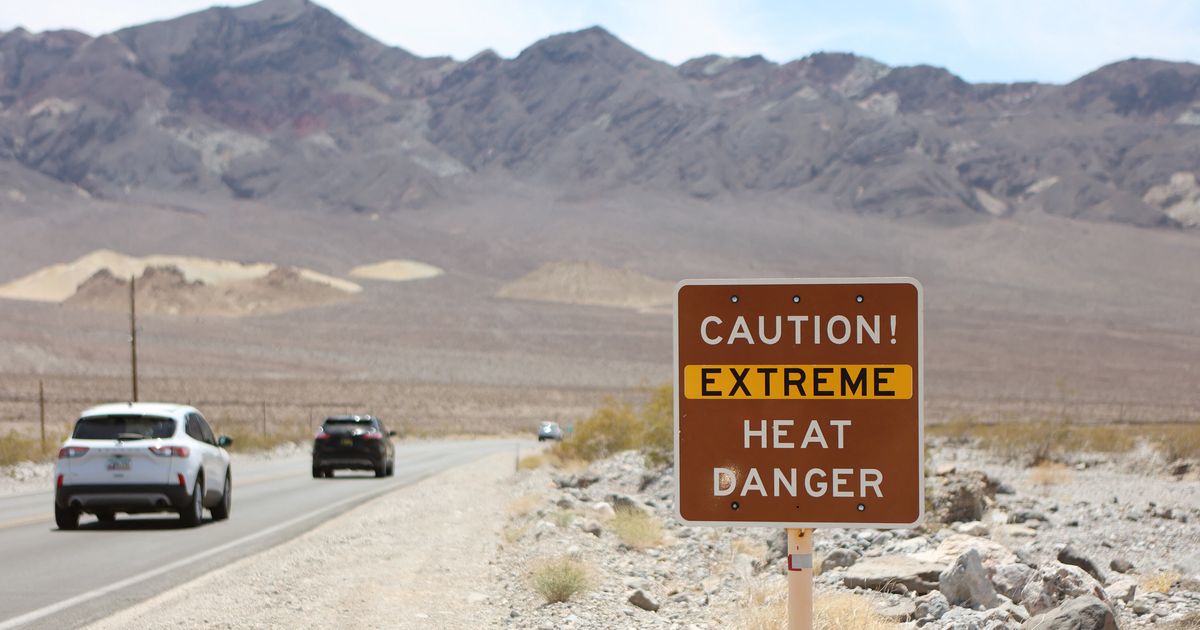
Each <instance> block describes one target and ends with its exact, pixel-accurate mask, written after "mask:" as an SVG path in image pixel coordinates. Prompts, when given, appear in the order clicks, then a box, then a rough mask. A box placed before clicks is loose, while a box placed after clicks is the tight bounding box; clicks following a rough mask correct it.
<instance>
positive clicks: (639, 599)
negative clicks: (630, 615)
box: [629, 589, 661, 612]
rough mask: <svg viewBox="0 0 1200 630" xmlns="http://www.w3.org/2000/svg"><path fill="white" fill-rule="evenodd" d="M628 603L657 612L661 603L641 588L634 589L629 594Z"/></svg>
mask: <svg viewBox="0 0 1200 630" xmlns="http://www.w3.org/2000/svg"><path fill="white" fill-rule="evenodd" d="M629 603H630V604H633V605H634V606H637V607H638V608H641V609H642V610H649V611H650V612H658V609H659V607H660V606H661V604H659V603H658V600H657V599H655V598H654V596H653V595H650V594H649V593H647V592H646V591H643V590H641V589H638V590H636V591H634V592H633V594H632V595H630V596H629Z"/></svg>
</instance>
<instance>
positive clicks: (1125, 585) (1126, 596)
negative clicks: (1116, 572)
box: [1104, 577, 1138, 604]
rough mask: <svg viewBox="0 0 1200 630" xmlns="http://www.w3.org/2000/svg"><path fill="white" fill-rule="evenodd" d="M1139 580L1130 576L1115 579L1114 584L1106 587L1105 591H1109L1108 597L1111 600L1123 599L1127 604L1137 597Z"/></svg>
mask: <svg viewBox="0 0 1200 630" xmlns="http://www.w3.org/2000/svg"><path fill="white" fill-rule="evenodd" d="M1137 588H1138V583H1137V580H1135V579H1133V578H1130V577H1122V578H1120V579H1117V580H1113V583H1112V584H1109V585H1108V586H1105V587H1104V592H1106V593H1108V598H1109V599H1110V600H1111V601H1118V600H1119V601H1123V602H1125V603H1126V604H1130V603H1133V598H1134V597H1137Z"/></svg>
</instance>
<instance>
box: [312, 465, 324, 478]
mask: <svg viewBox="0 0 1200 630" xmlns="http://www.w3.org/2000/svg"><path fill="white" fill-rule="evenodd" d="M324 476H325V471H324V470H321V467H320V466H318V465H316V464H313V479H320V478H321V477H324Z"/></svg>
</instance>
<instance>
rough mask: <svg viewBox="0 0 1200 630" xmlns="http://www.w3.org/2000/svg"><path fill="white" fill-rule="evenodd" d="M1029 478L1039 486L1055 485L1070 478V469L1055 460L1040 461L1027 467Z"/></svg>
mask: <svg viewBox="0 0 1200 630" xmlns="http://www.w3.org/2000/svg"><path fill="white" fill-rule="evenodd" d="M1029 480H1030V481H1032V482H1033V483H1035V484H1037V485H1039V486H1057V485H1060V484H1064V483H1066V482H1068V481H1070V480H1071V470H1070V469H1069V468H1067V467H1066V466H1064V465H1062V464H1059V463H1057V462H1042V463H1040V464H1038V465H1036V466H1034V467H1032V468H1030V469H1029Z"/></svg>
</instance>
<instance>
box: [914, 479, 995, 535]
mask: <svg viewBox="0 0 1200 630" xmlns="http://www.w3.org/2000/svg"><path fill="white" fill-rule="evenodd" d="M936 479H937V483H936V484H935V486H934V488H933V491H932V492H931V493H930V499H931V500H932V504H933V509H932V510H930V514H929V516H930V518H931V519H932V520H934V521H937V522H940V523H956V522H966V521H978V520H980V519H981V518H983V512H984V509H985V508H986V507H987V503H986V501H985V499H987V498H992V497H995V496H996V488H995V484H994V483H992V481H991V480H990V479H988V476H987V475H985V474H984V473H982V472H980V471H978V470H972V471H967V472H953V473H949V474H946V475H942V476H939V477H936Z"/></svg>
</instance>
